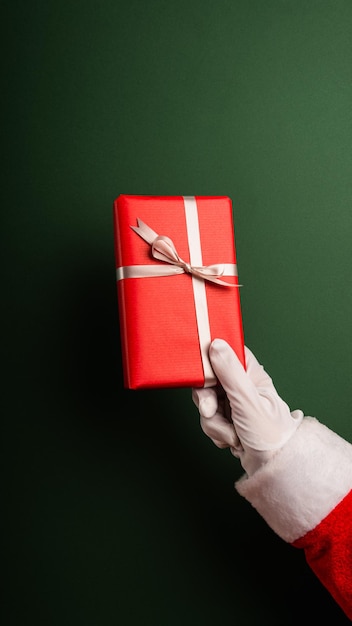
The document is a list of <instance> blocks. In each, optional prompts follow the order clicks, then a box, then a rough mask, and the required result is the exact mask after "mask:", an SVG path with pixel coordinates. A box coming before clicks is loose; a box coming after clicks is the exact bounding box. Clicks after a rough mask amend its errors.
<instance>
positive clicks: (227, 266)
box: [113, 194, 245, 389]
mask: <svg viewBox="0 0 352 626" xmlns="http://www.w3.org/2000/svg"><path fill="white" fill-rule="evenodd" d="M113 208H114V242H115V258H116V267H117V270H116V277H117V299H118V311H119V324H120V331H121V332H120V334H121V350H122V362H123V373H124V374H123V375H124V386H125V387H126V388H128V389H143V388H144V389H147V388H165V387H169V388H171V387H207V386H212V385H215V384H216V378H215V375H214V372H213V370H212V368H211V364H210V361H209V358H208V350H209V346H210V343H211V341H212V340H213V339H215V338H222V339H225V340H226V341H227V342H228V343H229V344H230V345H231V346H232V347H233V349H234V350H235V352H236V354H237V355H238V357H239V358H240V360H241V362H242V363H243V365H244V366H245V357H244V335H243V325H242V315H241V305H240V293H239V283H238V273H237V264H236V249H235V233H234V223H233V210H232V202H231V199H230V198H229V197H227V196H142V195H123V194H122V195H119V196H118V197H117V198H116V200H115V201H114V207H113Z"/></svg>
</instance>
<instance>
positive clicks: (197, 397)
mask: <svg viewBox="0 0 352 626" xmlns="http://www.w3.org/2000/svg"><path fill="white" fill-rule="evenodd" d="M192 400H193V402H194V404H195V405H196V407H197V409H198V410H199V413H200V414H201V415H202V416H203V417H207V418H209V417H213V415H214V414H215V413H216V411H217V410H218V396H217V393H216V390H215V388H214V387H206V388H198V387H197V388H194V389H192Z"/></svg>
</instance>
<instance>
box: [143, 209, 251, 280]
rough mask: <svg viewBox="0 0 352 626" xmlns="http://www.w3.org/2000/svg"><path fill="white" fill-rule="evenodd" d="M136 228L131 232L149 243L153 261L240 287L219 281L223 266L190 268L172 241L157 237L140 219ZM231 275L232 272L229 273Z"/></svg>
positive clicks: (205, 278) (200, 276)
mask: <svg viewBox="0 0 352 626" xmlns="http://www.w3.org/2000/svg"><path fill="white" fill-rule="evenodd" d="M137 223H138V226H131V228H132V230H134V231H135V233H137V235H139V236H140V237H142V239H144V241H146V242H147V243H149V244H150V245H151V247H152V255H153V257H154V259H158V260H159V261H163V262H164V263H169V264H171V265H176V266H177V267H178V268H179V269H180V270H181V272H185V273H187V274H192V275H193V276H197V277H198V278H203V279H204V280H208V281H210V282H213V283H217V284H218V285H223V286H225V287H239V286H240V285H237V284H233V283H228V282H226V281H225V280H221V279H220V278H219V276H222V275H224V271H225V265H224V264H215V265H202V266H200V267H197V266H192V265H191V264H190V263H186V261H183V259H181V257H180V256H179V254H178V252H177V250H176V247H175V245H174V243H173V241H172V240H171V239H170V238H169V237H166V236H165V235H158V234H157V233H156V232H155V231H154V230H152V229H151V228H150V227H149V226H147V224H145V223H144V222H142V220H141V219H140V218H137ZM230 274H233V272H230Z"/></svg>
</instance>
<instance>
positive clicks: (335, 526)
mask: <svg viewBox="0 0 352 626" xmlns="http://www.w3.org/2000/svg"><path fill="white" fill-rule="evenodd" d="M292 545H293V546H295V547H296V548H303V550H304V552H305V555H306V559H307V563H308V564H309V566H310V567H311V569H312V570H313V572H314V573H315V574H316V576H317V577H318V578H319V580H320V581H321V582H322V584H323V585H324V586H325V587H326V588H327V590H328V591H329V592H330V594H331V595H332V596H333V598H334V599H335V600H336V602H337V603H338V604H339V605H340V607H341V608H342V609H343V611H344V612H345V613H346V615H347V616H348V617H349V618H350V619H351V620H352V491H350V492H349V494H348V495H347V496H346V497H345V498H344V499H343V500H342V501H341V502H340V503H339V504H338V505H337V506H336V507H335V508H334V509H333V510H332V511H331V513H329V515H327V517H325V518H324V519H323V520H322V521H321V522H320V524H318V525H317V526H316V527H315V528H313V529H312V530H310V531H309V532H308V533H307V534H306V535H304V536H303V537H301V538H300V539H297V540H296V541H295V542H293V544H292Z"/></svg>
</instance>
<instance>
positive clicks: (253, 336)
mask: <svg viewBox="0 0 352 626" xmlns="http://www.w3.org/2000/svg"><path fill="white" fill-rule="evenodd" d="M2 8H3V11H2V13H3V20H2V23H3V25H4V27H5V28H4V31H5V33H4V36H3V38H2V42H3V44H4V46H3V54H2V60H3V63H4V79H3V83H2V99H3V101H4V103H5V111H4V113H3V117H2V130H3V134H4V137H5V141H4V147H5V162H3V165H2V173H3V183H2V190H3V193H4V199H3V203H2V220H3V223H2V253H3V255H2V270H3V281H2V283H3V285H4V286H5V297H4V298H3V305H2V308H3V313H4V322H3V330H4V340H3V346H4V355H5V366H6V371H5V375H3V383H4V384H3V392H2V396H3V398H4V403H3V404H4V411H3V420H2V421H3V439H2V441H3V453H2V458H3V460H4V468H5V471H4V474H3V476H4V488H3V496H2V500H3V513H2V517H3V519H4V520H5V532H4V533H3V548H4V549H3V555H4V558H3V564H4V570H5V577H6V582H5V585H4V590H5V596H4V599H3V602H2V612H4V619H3V621H2V623H3V624H4V626H27V625H29V624H36V625H37V626H40V625H42V624H43V625H45V626H63V625H65V626H71V625H72V626H73V625H74V626H78V625H82V626H90V625H94V626H112V625H114V626H115V625H117V624H118V625H120V624H121V626H135V625H137V624H151V625H153V626H179V624H181V623H182V624H183V625H184V626H194V625H195V624H202V626H210V625H211V626H218V625H219V624H230V625H231V626H252V625H253V626H254V625H255V626H265V625H268V626H275V625H278V626H282V625H285V626H288V625H291V624H292V625H293V624H294V625H295V624H297V622H298V620H300V619H301V618H303V616H305V619H306V620H307V621H308V620H312V621H313V619H314V621H315V620H316V619H318V618H319V617H324V618H325V619H327V620H328V621H329V620H330V623H334V625H336V626H337V625H338V624H344V623H346V620H345V619H344V617H343V616H342V614H341V611H340V610H339V609H338V608H337V606H336V605H335V604H334V603H333V602H332V600H331V599H330V597H329V596H328V594H327V593H326V592H325V590H323V589H322V588H321V586H320V584H319V583H318V582H317V581H316V580H315V578H314V577H313V575H312V574H311V573H310V572H309V571H308V570H307V566H306V564H305V561H304V557H303V555H302V553H301V552H299V551H296V550H294V549H293V548H291V547H290V546H287V545H286V544H284V543H283V542H282V541H281V540H280V539H279V538H277V537H276V536H275V535H274V534H273V533H272V532H271V531H270V529H268V528H267V526H266V525H265V524H264V522H263V521H262V520H261V519H260V518H259V517H258V516H257V514H256V512H255V511H254V510H253V509H251V508H250V506H249V505H248V504H247V503H246V502H245V501H243V500H242V499H241V498H240V497H239V496H238V495H237V494H236V493H235V491H234V488H233V483H234V480H235V479H236V478H238V477H239V476H240V474H241V469H240V466H239V464H238V461H237V460H236V459H233V458H232V457H231V455H230V453H228V452H227V451H220V450H218V449H217V448H215V446H213V444H212V443H211V442H210V441H209V440H208V439H207V438H206V437H205V436H204V435H203V433H202V432H201V430H200V427H199V424H198V415H197V412H196V410H195V407H194V406H193V403H192V402H191V397H190V391H189V390H184V389H182V390H172V391H165V390H164V391H153V392H152V391H148V392H144V391H141V392H131V391H126V390H124V389H123V386H122V372H121V354H120V344H119V329H118V317H117V300H116V286H115V266H114V251H113V232H112V202H113V200H114V198H115V197H116V196H117V195H118V194H120V193H127V194H156V195H164V194H165V195H173V194H175V195H208V194H209V195H229V196H230V197H231V198H232V200H233V206H234V217H235V235H236V243H237V252H238V266H239V275H240V282H241V283H243V285H244V286H243V288H242V290H241V296H242V307H243V320H244V327H245V337H246V343H247V345H248V346H249V347H250V348H251V349H252V350H253V351H254V353H255V354H256V356H257V357H258V359H259V360H260V361H261V362H262V363H263V364H264V365H265V367H266V369H267V370H268V371H269V373H270V374H271V375H272V377H273V379H274V382H275V384H276V387H277V389H278V391H279V392H280V393H281V395H282V396H283V397H284V398H285V400H286V401H287V402H288V403H289V404H290V406H291V408H292V409H294V408H301V409H303V410H304V411H305V412H306V413H307V414H310V415H316V416H318V417H319V418H320V419H321V420H322V421H324V422H325V423H326V424H327V425H328V426H330V427H331V428H333V429H335V430H337V431H338V432H339V433H340V434H341V435H343V436H345V437H347V438H348V439H350V440H352V423H351V413H350V406H351V399H352V389H351V384H350V379H351V373H352V356H351V355H352V351H351V349H350V345H351V343H352V324H351V322H350V319H351V307H352V290H351V257H352V253H351V236H352V210H351V198H352V148H351V145H352V106H351V104H352V71H351V67H352V38H351V32H352V3H351V2H350V1H349V0H332V1H327V0H320V1H318V0H310V1H309V0H291V1H289V0H267V1H262V0H202V1H201V0H187V1H185V0H177V2H176V1H175V2H173V1H169V2H166V0H150V1H149V2H148V1H146V2H141V1H140V0H139V1H137V0H129V1H128V2H127V0H122V1H119V0H102V1H101V2H99V1H95V2H94V1H92V2H84V1H83V0H73V1H71V2H67V1H65V0H61V1H60V2H59V1H58V0H56V1H55V0H49V1H46V2H44V0H42V1H39V0H32V2H25V1H24V0H22V1H20V0H12V1H11V2H10V1H9V0H8V1H7V2H6V1H5V2H3V3H2Z"/></svg>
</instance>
